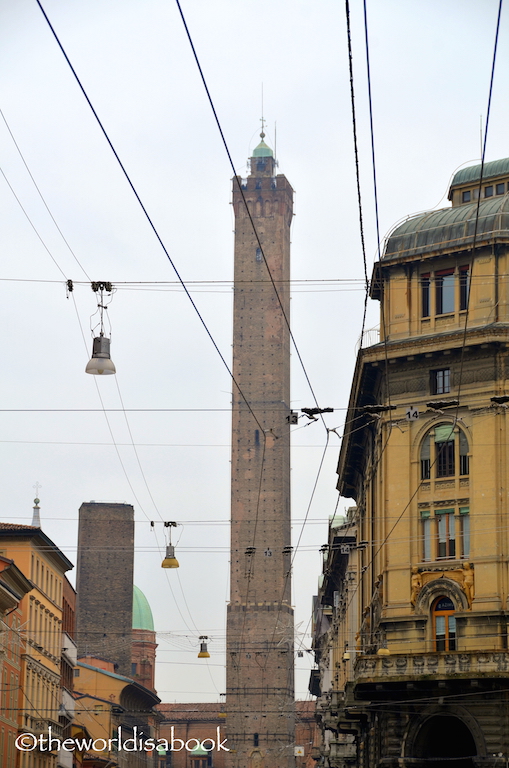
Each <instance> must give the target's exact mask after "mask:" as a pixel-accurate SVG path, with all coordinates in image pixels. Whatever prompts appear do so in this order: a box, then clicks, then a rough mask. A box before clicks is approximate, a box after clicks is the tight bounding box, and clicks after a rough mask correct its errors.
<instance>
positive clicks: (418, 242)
mask: <svg viewBox="0 0 509 768" xmlns="http://www.w3.org/2000/svg"><path fill="white" fill-rule="evenodd" d="M476 217H477V203H468V204H466V205H458V206H455V207H452V208H442V209H441V210H439V211H428V212H427V213H421V214H419V215H417V216H413V217H412V218H410V219H408V221H405V222H404V224H401V225H400V226H399V227H396V228H395V229H394V230H393V231H392V232H391V233H390V235H389V237H388V238H387V245H386V247H385V252H384V254H383V257H382V258H383V259H384V260H389V259H401V258H410V257H412V256H421V255H423V254H430V255H431V254H445V253H452V252H458V251H465V250H468V249H469V248H471V247H472V245H473V242H474V234H475V243H476V247H477V248H479V247H480V246H481V245H491V244H493V243H499V242H501V243H507V242H509V193H506V194H505V195H500V196H499V197H490V198H488V199H487V200H482V201H481V203H480V205H479V217H478V220H477V225H476Z"/></svg>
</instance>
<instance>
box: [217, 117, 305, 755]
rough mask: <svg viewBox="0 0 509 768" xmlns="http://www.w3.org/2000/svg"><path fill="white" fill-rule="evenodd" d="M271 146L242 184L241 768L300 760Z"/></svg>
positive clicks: (286, 355) (238, 242)
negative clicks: (295, 755)
mask: <svg viewBox="0 0 509 768" xmlns="http://www.w3.org/2000/svg"><path fill="white" fill-rule="evenodd" d="M261 138H262V141H261V142H260V144H259V145H258V146H257V147H256V149H255V150H254V151H253V156H252V157H251V161H250V162H251V173H250V175H249V176H248V178H247V179H240V178H235V179H234V180H233V207H234V211H235V282H234V320H233V372H234V377H235V380H236V381H237V383H238V385H239V387H240V389H241V391H242V395H243V396H244V397H242V395H241V394H240V392H239V391H238V389H237V387H235V385H234V387H233V396H232V407H233V417H232V421H233V425H232V429H233V432H232V497H231V564H230V578H231V591H230V603H229V605H228V620H227V665H226V669H227V672H226V691H227V693H226V711H227V720H226V727H227V736H228V746H229V748H230V750H231V752H230V753H229V761H230V766H231V768H291V766H293V764H294V758H293V753H294V749H293V747H294V733H295V701H294V657H293V610H292V607H291V582H290V568H291V547H290V544H291V540H290V439H289V438H290V435H289V420H288V417H289V413H290V407H289V404H290V338H289V332H288V327H287V323H286V321H285V316H286V318H289V316H290V297H289V292H290V286H289V278H290V224H291V220H292V215H293V214H292V208H293V190H292V188H291V186H290V184H289V183H288V181H287V179H286V178H285V177H284V176H283V175H277V176H276V175H275V160H274V155H273V152H272V150H271V149H270V148H269V147H268V146H267V145H266V144H265V142H264V140H263V139H264V133H263V132H262V134H261ZM239 186H240V187H241V189H239ZM246 203H247V207H248V209H249V213H250V215H251V218H252V221H251V219H250V217H249V215H248V213H247V211H246ZM253 224H254V227H255V228H256V233H257V235H258V237H259V239H260V242H261V246H262V248H260V245H259V243H258V240H257V237H256V234H255V231H254V229H253ZM262 249H263V253H262ZM264 256H265V259H266V262H267V264H266V263H265V261H264ZM267 266H268V268H269V269H270V273H271V275H272V278H273V280H274V283H275V286H276V288H277V293H278V294H279V300H278V296H277V295H276V291H275V290H274V285H273V284H272V282H271V279H270V276H269V273H268V270H267ZM282 308H283V309H284V313H283V309H282ZM244 398H245V400H247V402H248V403H249V406H250V408H251V409H252V412H253V413H251V411H250V409H249V408H248V406H247V405H246V402H245V400H244ZM253 414H254V416H253Z"/></svg>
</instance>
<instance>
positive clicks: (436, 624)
mask: <svg viewBox="0 0 509 768" xmlns="http://www.w3.org/2000/svg"><path fill="white" fill-rule="evenodd" d="M431 613H432V618H433V637H434V640H435V651H455V650H456V619H455V617H454V603H453V602H452V600H451V599H450V598H449V597H445V595H442V596H441V597H437V599H436V600H435V602H434V603H433V606H432V608H431Z"/></svg>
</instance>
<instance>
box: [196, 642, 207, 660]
mask: <svg viewBox="0 0 509 768" xmlns="http://www.w3.org/2000/svg"><path fill="white" fill-rule="evenodd" d="M200 640H202V642H201V643H200V653H199V654H198V658H199V659H210V653H209V651H208V648H207V643H206V642H205V639H202V638H200Z"/></svg>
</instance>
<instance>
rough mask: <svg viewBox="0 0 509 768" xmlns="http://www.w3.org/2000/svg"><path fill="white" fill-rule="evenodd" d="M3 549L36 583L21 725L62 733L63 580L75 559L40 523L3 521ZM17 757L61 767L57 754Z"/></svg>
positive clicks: (30, 598) (45, 767) (25, 618)
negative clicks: (41, 527)
mask: <svg viewBox="0 0 509 768" xmlns="http://www.w3.org/2000/svg"><path fill="white" fill-rule="evenodd" d="M0 554H1V555H2V556H3V557H7V558H10V559H12V560H13V561H14V562H15V563H16V566H17V567H18V568H19V570H20V571H21V572H22V573H23V574H25V576H27V577H28V578H30V581H31V582H32V584H33V589H32V590H31V591H30V592H29V593H28V594H27V595H25V597H24V598H23V599H22V601H21V603H20V610H21V617H20V623H19V639H20V643H21V674H20V686H19V690H18V696H17V701H16V705H17V710H18V728H19V731H20V733H30V734H33V735H34V736H37V737H39V736H40V735H42V734H44V735H47V733H48V728H49V726H51V730H52V732H53V734H54V736H56V737H59V736H60V737H61V735H62V726H61V723H60V720H59V718H60V706H61V703H62V696H61V685H60V657H61V647H62V589H63V585H62V582H63V578H64V574H65V572H66V571H68V570H69V569H70V568H72V563H71V562H70V561H69V560H68V559H67V558H66V557H65V555H64V554H63V553H62V552H61V551H60V550H59V549H58V547H56V546H55V544H53V542H52V541H51V539H49V538H48V537H47V536H46V535H45V534H44V533H43V532H42V531H41V529H40V528H37V527H34V526H30V525H17V524H11V523H0ZM17 761H18V762H17V763H16V765H17V768H55V766H56V765H57V756H56V754H50V753H48V752H46V751H37V750H36V751H32V752H22V751H20V752H18V754H17Z"/></svg>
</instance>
